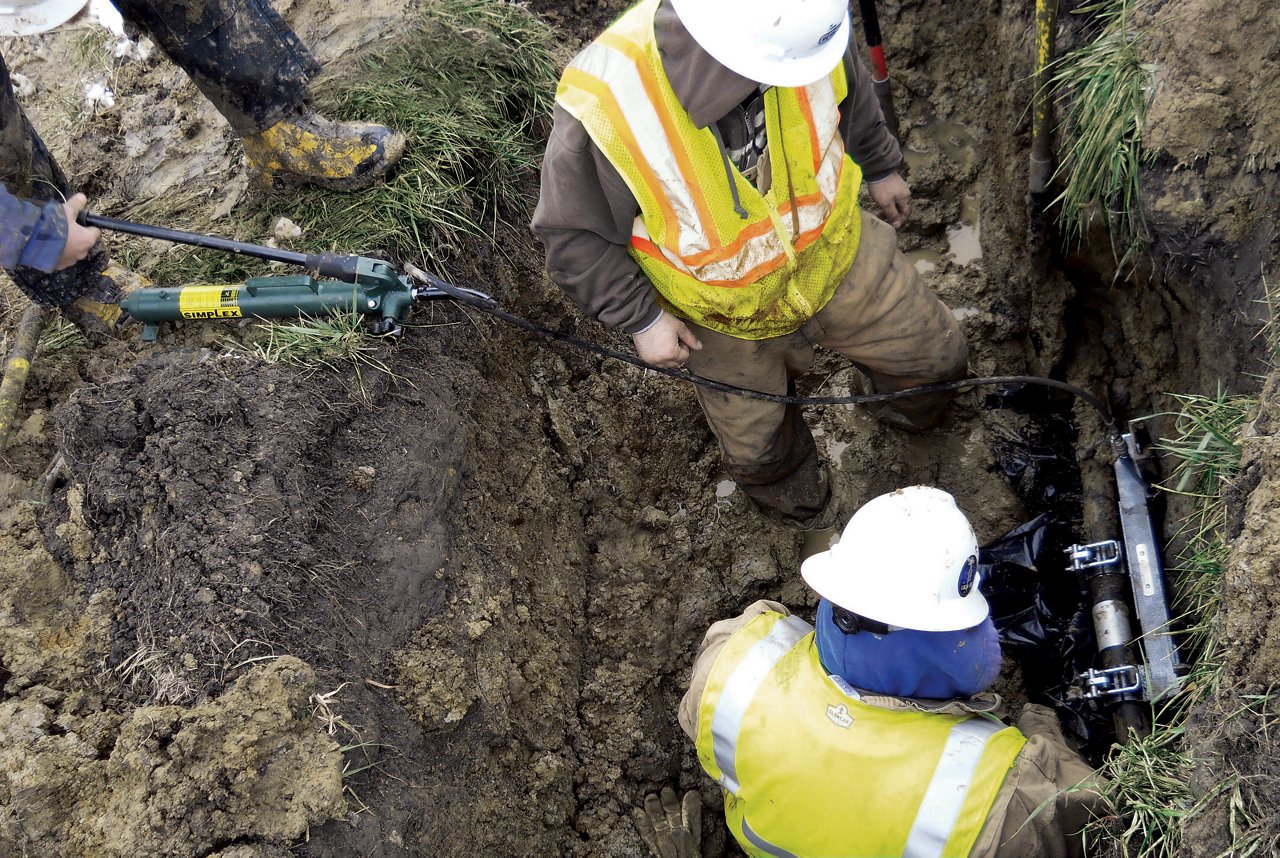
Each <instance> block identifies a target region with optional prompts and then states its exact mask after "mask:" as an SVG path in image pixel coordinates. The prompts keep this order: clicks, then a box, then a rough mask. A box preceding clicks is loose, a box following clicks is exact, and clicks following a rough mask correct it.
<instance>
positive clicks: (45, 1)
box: [0, 0, 89, 36]
mask: <svg viewBox="0 0 1280 858" xmlns="http://www.w3.org/2000/svg"><path fill="white" fill-rule="evenodd" d="M88 5H89V0H40V2H37V3H33V4H31V5H30V6H23V7H19V8H17V9H15V10H14V11H13V12H7V13H4V14H0V36H34V35H35V34H37V33H47V32H48V31H49V30H52V29H54V28H55V27H60V26H62V25H63V24H65V23H67V22H68V21H70V20H71V19H72V18H74V17H75V16H76V15H78V14H79V13H80V10H81V9H83V8H84V7H86V6H88Z"/></svg>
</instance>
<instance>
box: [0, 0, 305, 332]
mask: <svg viewBox="0 0 1280 858" xmlns="http://www.w3.org/2000/svg"><path fill="white" fill-rule="evenodd" d="M114 2H115V6H116V8H118V9H119V10H120V14H121V15H123V16H124V19H125V21H126V22H127V23H128V24H129V25H130V26H131V27H133V28H135V29H137V30H139V31H141V32H143V33H145V34H147V35H148V36H150V37H151V39H152V40H153V41H154V42H155V43H156V44H157V45H158V46H159V47H160V49H161V50H163V51H164V53H165V54H166V55H167V56H168V57H169V59H171V60H172V61H173V62H174V63H175V64H176V65H178V66H180V67H181V68H182V69H183V70H185V71H186V72H187V74H188V75H190V77H191V80H192V82H194V83H195V85H196V86H197V87H199V89H200V91H201V92H203V93H204V94H205V96H206V97H207V98H208V99H209V101H211V102H212V103H213V105H214V107H216V108H217V109H218V111H219V112H220V113H221V114H222V115H223V116H224V117H226V119H227V121H228V122H229V123H230V124H231V126H232V128H234V129H235V130H236V132H237V133H238V134H240V135H241V136H244V135H248V134H255V133H257V132H260V131H264V130H266V129H267V128H270V127H271V126H272V125H274V124H276V123H277V122H279V121H280V120H282V119H283V118H285V117H286V116H288V115H289V114H290V113H292V112H293V111H295V110H296V109H298V108H299V107H300V106H301V105H302V104H303V103H304V102H305V101H306V99H307V97H308V90H307V82H308V81H309V80H310V79H311V78H312V77H313V76H314V75H316V74H317V73H319V71H320V66H319V64H318V63H317V62H316V60H315V59H314V58H313V57H312V55H311V53H310V51H308V50H307V48H306V46H305V45H303V44H302V42H301V40H299V38H298V37H297V35H296V34H295V33H294V32H293V30H292V28H290V27H289V25H288V24H287V23H285V21H284V19H282V18H281V17H280V16H279V14H277V13H276V11H275V10H274V9H272V8H271V6H270V5H269V4H268V3H266V2H265V0H187V2H181V0H180V2H165V3H161V2H157V0H114ZM0 181H2V182H3V183H4V186H5V187H6V188H7V189H8V190H9V192H10V193H12V194H13V195H14V196H16V197H19V198H24V199H28V200H32V201H35V202H40V201H45V200H53V201H57V202H61V201H62V200H65V199H66V198H68V197H70V196H71V195H72V193H73V191H72V189H71V187H70V186H69V184H68V183H67V179H66V176H65V174H63V172H62V170H61V168H59V166H58V164H57V162H56V161H55V160H54V158H53V157H52V156H51V155H50V154H49V150H48V149H47V148H46V147H45V145H44V142H43V141H42V140H41V139H40V136H39V135H38V134H37V133H36V131H35V129H34V128H32V127H31V123H30V122H28V121H27V117H26V115H25V114H24V113H23V111H22V107H21V106H20V105H19V104H18V101H17V99H16V98H14V95H13V88H12V86H11V85H10V82H9V72H8V69H7V68H5V64H4V59H3V57H0ZM107 261H108V259H107V253H106V251H105V250H103V249H102V248H101V247H97V248H94V250H93V251H92V252H90V254H89V255H88V256H87V257H86V258H85V259H83V260H81V261H80V262H78V263H76V264H75V265H73V266H71V267H69V268H66V269H64V270H62V271H58V272H54V273H52V274H46V273H44V272H41V271H37V270H35V269H33V268H25V267H21V266H20V267H17V268H14V269H11V270H9V272H8V274H9V276H10V277H11V278H12V279H13V282H14V283H16V284H17V286H18V288H19V289H21V290H22V291H23V292H24V293H25V294H26V295H27V296H28V297H29V298H31V300H33V301H35V302H36V303H37V304H42V305H45V306H51V307H52V306H62V305H64V304H68V303H70V302H71V301H73V300H75V299H76V298H78V297H79V296H81V295H83V294H85V293H86V292H89V291H91V290H92V289H94V288H95V287H96V286H97V285H98V281H99V279H100V277H101V275H102V272H103V269H105V268H106V266H107Z"/></svg>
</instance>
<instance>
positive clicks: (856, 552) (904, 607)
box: [800, 486, 990, 632]
mask: <svg viewBox="0 0 1280 858" xmlns="http://www.w3.org/2000/svg"><path fill="white" fill-rule="evenodd" d="M800 574H801V575H803V576H804V580H805V581H807V582H808V584H809V586H810V587H812V588H813V589H814V590H816V591H817V592H818V594H819V595H821V596H824V597H825V598H826V599H828V600H829V601H830V602H831V603H832V604H834V605H837V606H839V607H841V608H844V609H845V610H847V611H852V612H854V613H855V614H860V615H861V616H864V617H867V618H869V619H872V620H879V621H880V622H882V623H888V624H889V625H891V626H898V627H900V628H904V629H916V630H918V631H925V632H949V631H958V630H960V629H968V628H972V627H974V626H976V625H978V624H979V623H981V622H982V621H983V620H985V619H986V618H987V614H988V613H989V612H990V609H989V608H988V606H987V600H986V599H985V598H983V596H982V594H981V593H980V592H978V538H977V537H976V536H975V535H974V533H973V527H972V526H970V524H969V520H968V519H967V518H965V515H964V513H963V512H961V511H960V510H959V509H958V508H957V507H956V502H955V499H954V498H953V497H951V495H949V494H947V493H946V492H944V491H942V490H940V489H935V488H931V487H929V486H910V487H908V488H905V489H899V490H898V491H896V492H890V493H889V494H887V495H880V497H878V498H875V499H873V500H871V501H869V502H868V503H867V504H865V505H864V506H863V507H862V508H861V509H859V510H858V511H857V512H856V513H854V516H853V518H851V519H850V520H849V524H848V525H846V526H845V529H844V533H843V534H842V535H841V537H840V541H839V542H838V543H836V544H835V546H833V547H832V548H831V550H829V551H824V552H822V553H820V554H815V555H814V556H812V557H810V558H809V559H808V560H806V561H805V562H804V565H803V566H801V567H800Z"/></svg>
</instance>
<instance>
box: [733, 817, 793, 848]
mask: <svg viewBox="0 0 1280 858" xmlns="http://www.w3.org/2000/svg"><path fill="white" fill-rule="evenodd" d="M742 834H743V836H744V837H746V838H747V842H748V843H750V844H751V845H752V846H754V847H756V848H757V849H759V850H760V851H761V852H763V853H764V854H766V855H776V856H778V858H796V856H795V854H794V853H791V852H788V851H787V850H785V849H783V848H782V847H781V846H774V845H773V844H772V843H770V842H769V841H768V840H765V839H764V838H763V837H761V836H760V835H759V834H756V833H755V832H754V831H752V830H751V826H750V825H748V824H747V818H746V817H745V816H744V817H742Z"/></svg>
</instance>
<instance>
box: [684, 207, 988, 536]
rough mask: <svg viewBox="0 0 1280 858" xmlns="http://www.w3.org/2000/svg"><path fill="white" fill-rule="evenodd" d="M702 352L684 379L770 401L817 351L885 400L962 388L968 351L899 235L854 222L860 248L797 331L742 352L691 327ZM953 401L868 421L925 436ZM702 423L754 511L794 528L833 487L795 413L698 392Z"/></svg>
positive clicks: (891, 409)
mask: <svg viewBox="0 0 1280 858" xmlns="http://www.w3.org/2000/svg"><path fill="white" fill-rule="evenodd" d="M691 327H692V328H693V331H694V333H695V334H696V335H697V336H698V338H699V339H701V340H702V349H701V350H700V351H693V352H691V353H690V355H689V362H688V367H689V369H690V371H692V372H694V373H696V374H698V375H703V376H706V377H707V378H712V379H715V380H717V381H723V382H726V383H728V384H735V385H738V386H740V387H747V388H751V389H754V390H761V391H765V392H767V393H792V392H794V391H795V381H796V379H797V378H799V377H800V376H802V375H804V374H805V373H806V372H807V371H808V370H809V368H810V367H811V366H812V364H813V358H814V346H822V347H824V348H828V349H831V350H832V351H835V352H839V353H840V354H842V355H844V356H845V357H847V358H848V359H849V360H850V361H852V362H853V365H854V366H856V367H857V368H858V369H859V370H861V371H862V372H864V373H865V374H866V375H867V376H868V378H869V379H870V380H871V383H872V386H873V387H874V388H875V390H876V392H878V393H888V392H892V391H896V390H903V389H905V388H908V387H915V386H918V385H922V384H929V383H932V382H937V381H950V380H952V379H957V378H962V377H963V376H964V373H965V370H966V368H967V366H968V360H969V350H968V345H967V344H966V343H965V340H964V335H963V334H962V333H961V331H960V326H959V324H958V323H957V322H956V319H955V316H954V315H953V314H952V312H951V311H950V310H949V309H948V308H947V306H946V305H945V304H943V303H942V301H940V300H939V299H938V297H937V296H936V295H934V294H933V292H931V291H930V290H929V288H928V287H927V286H926V285H925V284H924V281H923V280H921V278H920V275H919V274H918V273H917V272H916V270H915V268H914V267H913V266H912V265H911V264H910V263H909V262H908V261H907V260H906V257H904V256H903V255H902V254H901V253H899V252H898V239H897V233H896V232H895V231H894V230H893V228H892V227H891V226H889V225H888V224H886V223H884V222H882V221H879V220H877V219H876V218H874V217H872V216H870V215H868V214H865V213H864V214H863V216H862V241H861V244H860V245H859V248H858V255H857V257H856V258H855V259H854V263H853V266H852V267H851V268H850V269H849V273H848V274H847V275H846V276H845V278H844V281H843V282H841V284H840V286H839V287H838V288H837V289H836V293H835V295H834V296H832V298H831V300H830V301H828V302H827V304H826V306H824V307H823V308H822V309H821V310H819V311H818V312H817V314H815V315H814V317H813V318H812V319H810V320H809V321H808V322H806V323H805V324H804V326H803V327H801V328H800V330H798V331H796V332H794V333H792V334H788V335H786V336H783V337H774V338H770V339H765V340H743V339H739V338H737V337H732V336H729V335H727V334H722V333H719V332H716V331H711V330H708V329H706V328H703V327H701V326H697V325H691ZM951 398H952V394H950V393H938V394H930V395H927V396H923V397H915V398H910V399H902V400H897V401H895V402H892V403H890V404H889V405H888V406H885V407H882V408H881V409H880V411H879V412H878V413H877V416H878V417H880V418H881V419H883V420H885V421H886V422H889V423H892V424H897V425H901V426H904V427H905V428H917V429H924V428H928V427H930V426H931V425H934V424H935V423H936V422H937V420H938V419H939V418H940V417H941V415H942V412H943V411H944V409H945V408H946V406H947V404H948V403H949V402H950V401H951ZM698 399H699V401H700V402H701V404H702V410H703V411H704V412H705V413H706V415H707V422H708V423H709V424H710V425H711V430H712V431H713V432H714V433H715V435H716V438H717V439H718V440H719V442H720V449H721V452H722V453H723V455H724V460H725V465H726V467H727V468H728V470H729V473H730V474H731V475H732V476H733V478H734V479H735V480H736V481H737V483H738V485H739V486H741V487H742V489H743V491H745V492H746V493H747V494H748V495H750V496H751V497H752V498H754V499H755V500H756V501H757V502H758V503H760V504H763V505H765V506H768V507H771V508H773V509H776V510H778V511H779V512H781V513H783V514H784V515H786V516H789V517H791V518H794V519H805V518H809V517H811V516H814V515H816V514H817V513H818V512H820V511H821V510H822V508H823V507H824V506H825V505H826V502H827V498H828V495H829V492H830V486H829V482H828V478H827V474H826V471H825V469H824V468H823V467H822V466H821V464H820V462H819V461H818V451H817V446H816V445H815V444H814V440H813V434H812V433H811V432H810V431H809V427H808V426H806V425H805V422H804V419H803V417H802V416H801V413H800V406H797V405H782V404H779V403H774V402H763V401H761V400H758V399H748V398H746V397H742V396H736V395H734V394H729V393H720V392H717V391H712V390H708V389H706V388H704V387H699V388H698Z"/></svg>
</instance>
